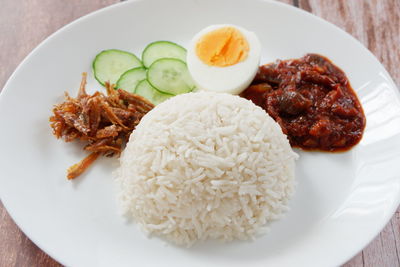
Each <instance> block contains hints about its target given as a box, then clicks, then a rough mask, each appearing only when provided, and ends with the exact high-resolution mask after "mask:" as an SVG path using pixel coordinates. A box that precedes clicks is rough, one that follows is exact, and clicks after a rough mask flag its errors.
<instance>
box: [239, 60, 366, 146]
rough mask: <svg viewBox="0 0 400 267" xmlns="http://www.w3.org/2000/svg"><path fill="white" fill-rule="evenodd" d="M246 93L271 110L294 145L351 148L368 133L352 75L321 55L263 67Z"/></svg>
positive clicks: (250, 98)
mask: <svg viewBox="0 0 400 267" xmlns="http://www.w3.org/2000/svg"><path fill="white" fill-rule="evenodd" d="M241 96H242V97H245V98H247V99H249V100H252V101H253V102H254V103H255V104H256V105H259V106H261V107H262V108H263V109H265V110H266V111H267V112H268V114H269V115H270V116H271V117H272V118H274V120H275V121H276V122H278V123H279V124H280V126H281V127H282V130H283V132H284V133H285V134H287V136H288V138H289V141H290V144H291V145H292V146H295V147H300V148H303V149H305V150H323V151H343V150H347V149H350V148H351V147H352V146H354V145H356V144H357V143H358V142H359V141H360V139H361V137H362V134H363V131H364V127H365V116H364V113H363V110H362V107H361V104H360V102H359V101H358V99H357V96H356V94H355V93H354V91H353V89H352V88H351V86H350V83H349V80H348V79H347V77H346V75H345V74H344V72H343V71H342V70H341V69H339V68H338V67H337V66H335V65H334V64H333V63H332V62H331V61H330V60H328V59H327V58H325V57H323V56H320V55H317V54H307V55H306V56H304V57H302V58H299V59H292V60H282V61H277V62H276V63H272V64H268V65H264V66H261V67H260V68H259V70H258V73H257V75H256V77H255V79H254V81H253V82H252V84H251V85H250V87H249V88H247V89H246V90H245V91H244V92H243V93H242V94H241Z"/></svg>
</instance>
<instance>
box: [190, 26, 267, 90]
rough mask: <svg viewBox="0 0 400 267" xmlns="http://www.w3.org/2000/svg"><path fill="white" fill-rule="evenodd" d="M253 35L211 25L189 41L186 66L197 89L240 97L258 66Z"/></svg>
mask: <svg viewBox="0 0 400 267" xmlns="http://www.w3.org/2000/svg"><path fill="white" fill-rule="evenodd" d="M260 52H261V45H260V41H259V40H258V37H257V36H256V34H255V33H253V32H250V31H247V30H246V29H244V28H242V27H239V26H235V25H230V24H222V25H212V26H209V27H207V28H205V29H203V30H201V31H200V32H199V33H197V34H196V35H195V36H194V37H193V39H192V40H191V42H190V45H189V48H188V52H187V59H186V61H187V66H188V69H189V72H190V74H191V76H192V78H193V80H194V82H195V83H196V85H197V88H198V89H201V90H206V91H214V92H220V93H230V94H239V93H241V92H242V91H243V90H244V89H246V88H247V87H248V86H249V84H250V83H251V82H252V80H253V78H254V76H255V75H256V73H257V70H258V66H259V63H260Z"/></svg>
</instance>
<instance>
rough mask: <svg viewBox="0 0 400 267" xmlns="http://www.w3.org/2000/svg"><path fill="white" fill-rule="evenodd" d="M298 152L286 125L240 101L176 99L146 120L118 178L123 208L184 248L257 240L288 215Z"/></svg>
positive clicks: (205, 96) (212, 96) (203, 95)
mask: <svg viewBox="0 0 400 267" xmlns="http://www.w3.org/2000/svg"><path fill="white" fill-rule="evenodd" d="M295 158H296V154H295V153H293V151H292V149H291V147H290V145H289V142H288V140H287V138H286V136H285V135H284V134H283V133H282V130H281V128H280V127H279V125H278V124H277V123H276V122H275V121H274V120H273V119H272V118H271V117H270V116H268V114H267V113H266V112H265V111H264V110H262V109H261V108H259V107H257V106H256V105H254V104H253V103H252V102H250V101H248V100H246V99H243V98H240V97H238V96H233V95H228V94H218V93H211V92H199V93H189V94H184V95H179V96H176V97H173V98H171V99H169V100H167V101H165V102H164V103H162V104H160V105H158V106H157V107H155V108H154V109H153V110H151V111H150V112H149V113H148V114H147V115H145V116H144V117H143V119H142V121H141V122H140V124H139V125H138V126H137V128H136V130H135V131H134V132H133V133H132V135H131V136H130V141H129V143H128V144H127V147H126V149H125V150H124V152H123V154H122V156H121V159H120V163H121V165H120V168H119V169H118V170H117V172H116V182H117V185H118V190H119V196H118V204H119V206H120V208H121V210H122V212H123V213H124V215H125V216H126V217H127V218H131V219H133V220H134V221H136V222H137V223H138V224H139V225H140V226H141V228H142V229H143V230H144V231H145V232H147V233H152V234H156V235H158V236H161V237H165V238H166V239H168V240H170V241H172V242H173V243H176V244H179V245H187V246H190V245H192V244H193V243H194V242H195V241H197V240H206V239H219V240H224V241H231V240H233V239H241V240H246V239H252V238H254V237H255V235H257V234H260V233H263V232H265V231H266V230H267V228H268V225H269V224H270V222H272V221H274V220H276V219H279V218H280V217H281V216H282V214H283V213H284V212H285V211H287V210H288V206H287V205H288V201H289V199H290V197H291V196H292V195H293V193H294V189H295V179H294V165H295V162H294V161H295Z"/></svg>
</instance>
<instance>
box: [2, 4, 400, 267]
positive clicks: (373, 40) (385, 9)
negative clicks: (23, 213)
mask: <svg viewBox="0 0 400 267" xmlns="http://www.w3.org/2000/svg"><path fill="white" fill-rule="evenodd" d="M166 1H167V0H166ZM281 1H282V2H285V3H288V4H290V5H294V6H297V7H299V8H301V9H304V10H306V11H308V12H311V13H313V14H315V15H317V16H320V17H322V18H324V19H326V20H328V21H330V22H332V23H334V24H336V25H337V26H339V27H340V28H342V29H344V30H345V31H347V32H348V33H350V34H351V35H353V36H354V37H355V38H357V39H358V40H360V41H361V42H362V43H363V44H364V45H365V46H366V47H368V49H369V50H371V51H372V53H373V54H374V55H375V56H376V57H377V58H378V59H379V60H380V61H381V62H382V64H383V65H384V66H385V68H386V69H387V70H388V71H389V73H390V74H391V75H392V77H393V79H394V81H395V83H396V84H397V86H398V87H400V86H399V85H400V0H347V1H346V0H339V1H332V0H331V1H326V0H325V1H324V0H281ZM117 2H119V0H85V1H82V0H68V1H67V0H1V8H0V22H1V23H0V62H1V64H2V66H1V69H0V88H3V86H4V84H5V82H6V81H7V79H8V78H9V76H10V75H11V73H12V72H13V71H14V69H15V68H16V67H17V65H18V64H19V63H20V62H21V61H22V60H23V59H24V58H25V56H26V55H28V53H29V52H30V51H31V50H32V49H34V48H35V47H36V46H37V45H38V44H39V43H40V42H41V41H42V40H44V39H45V38H46V37H47V36H49V35H50V34H51V33H53V32H55V31H56V30H58V29H59V28H61V27H62V26H64V25H65V24H67V23H69V22H71V21H73V20H75V19H77V18H79V17H81V16H83V15H85V14H88V13H90V12H92V11H94V10H97V9H100V8H102V7H105V6H108V5H111V4H114V3H117ZM399 212H400V210H397V212H396V213H395V214H394V216H393V218H392V219H391V221H390V222H389V223H388V224H387V225H386V227H385V228H384V229H383V231H382V232H381V233H380V234H379V235H378V236H377V237H376V238H375V239H374V240H373V241H372V242H371V243H370V244H369V245H368V246H367V247H366V248H364V250H363V251H362V252H360V253H359V254H357V255H356V256H355V257H354V258H353V259H351V260H350V261H349V262H347V263H346V264H345V265H344V266H346V267H350V266H352V267H356V266H357V267H359V266H379V267H394V266H400V261H399V257H400V254H399V251H400V213H399ZM333 253H334V252H333ZM0 266H60V264H58V263H57V262H56V261H54V260H53V259H51V258H50V257H49V256H47V255H46V254H45V253H44V252H43V251H41V250H40V249H39V248H38V247H37V246H36V245H34V244H33V243H32V242H31V241H30V240H29V239H28V238H27V237H26V236H25V235H24V234H23V233H22V232H21V231H20V230H19V228H18V227H17V226H16V225H15V224H14V222H13V220H12V219H11V218H10V216H9V215H8V214H7V211H6V210H5V209H4V207H3V205H2V204H1V202H0Z"/></svg>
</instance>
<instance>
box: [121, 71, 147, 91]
mask: <svg viewBox="0 0 400 267" xmlns="http://www.w3.org/2000/svg"><path fill="white" fill-rule="evenodd" d="M145 79H146V68H144V67H138V68H134V69H130V70H128V71H126V72H124V73H123V74H122V75H121V77H120V78H119V80H118V81H117V88H120V89H124V90H125V91H128V92H131V93H134V92H135V89H136V86H137V85H138V83H139V82H140V81H143V80H145Z"/></svg>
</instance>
